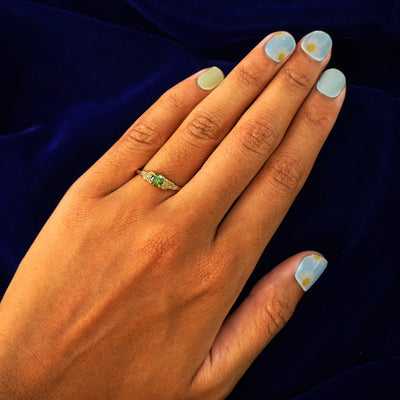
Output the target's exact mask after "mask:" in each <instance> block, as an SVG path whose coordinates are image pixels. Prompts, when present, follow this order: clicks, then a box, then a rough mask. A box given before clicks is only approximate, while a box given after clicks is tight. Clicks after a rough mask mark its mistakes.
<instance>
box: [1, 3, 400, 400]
mask: <svg viewBox="0 0 400 400" xmlns="http://www.w3.org/2000/svg"><path fill="white" fill-rule="evenodd" d="M315 29H322V30H325V31H327V32H328V33H329V34H330V35H331V37H332V39H333V54H332V60H331V62H330V66H331V67H336V68H339V69H341V70H342V71H343V72H344V73H345V75H346V77H347V79H348V92H347V98H346V100H345V104H344V107H343V110H342V112H341V114H340V116H339V119H338V121H337V123H336V125H335V127H334V129H333V131H332V133H331V135H330V137H329V138H328V140H327V142H326V144H325V146H324V148H323V150H322V152H321V153H320V155H319V157H318V160H317V162H316V164H315V167H314V169H313V171H312V173H311V175H310V178H309V180H308V181H307V183H306V185H305V186H304V188H303V190H302V191H301V193H300V194H299V196H298V198H297V200H296V201H295V203H294V205H293V206H292V208H291V210H290V211H289V213H288V215H287V217H286V219H285V220H284V222H283V223H282V225H281V227H280V228H279V229H278V231H277V233H276V235H275V236H274V238H273V239H272V241H271V243H270V244H269V246H268V248H267V250H266V252H265V253H264V255H263V257H262V258H261V260H260V263H259V265H258V266H257V268H256V270H255V272H254V274H253V275H252V277H251V279H250V281H249V284H248V285H247V286H246V288H245V290H244V294H245V293H246V292H248V290H249V288H250V287H251V286H252V285H253V284H254V283H255V282H256V281H257V280H258V279H259V277H261V276H262V275H263V274H265V273H266V272H267V271H269V270H270V269H271V268H272V267H273V266H275V265H276V264H278V263H279V262H280V261H282V260H283V259H285V258H286V257H288V256H290V255H292V254H294V253H296V252H298V251H302V250H307V249H314V250H318V251H321V252H322V253H323V254H324V255H325V256H326V258H327V259H328V260H329V266H328V269H327V270H326V272H325V274H324V275H323V276H322V277H321V279H320V280H319V281H318V283H317V284H316V285H315V286H314V287H313V289H312V290H311V291H310V293H307V294H306V296H304V298H303V300H302V301H301V302H300V304H299V306H298V308H297V311H296V313H295V315H294V316H293V318H292V320H291V321H290V322H289V324H288V325H287V326H286V327H285V328H284V329H283V331H282V332H281V333H280V334H279V335H278V336H277V337H276V338H275V339H274V340H273V342H272V343H271V344H270V345H269V346H268V348H267V349H265V351H264V352H263V353H262V354H261V355H260V356H259V357H258V359H257V360H256V361H255V363H254V364H253V365H252V366H251V367H250V369H249V370H248V372H247V373H246V374H245V375H244V377H243V378H242V380H241V381H240V382H239V384H238V385H237V387H236V388H235V390H234V391H233V393H232V394H231V396H230V399H268V400H278V399H304V400H305V399H307V400H315V399H324V400H329V399H335V400H336V399H352V400H353V399H365V398H368V399H369V398H371V399H398V398H400V387H399V386H400V379H399V378H400V313H399V306H400V301H399V287H400V279H399V278H400V262H399V258H398V257H399V256H398V252H397V250H398V249H399V244H400V243H399V242H400V233H399V232H400V231H399V222H400V212H399V208H398V206H399V201H400V189H399V186H400V161H399V151H400V129H399V125H400V123H399V121H400V102H399V96H400V80H399V73H400V43H399V42H400V1H395V0H392V1H390V0H387V1H384V0H380V1H378V0H374V1H372V0H356V1H345V0H323V1H322V0H320V1H319V0H309V1H304V0H301V1H295V0H293V1H288V0H285V1H282V0H280V1H278V0H276V1H272V0H269V1H265V0H246V1H244V0H242V1H237V0H236V1H232V0H229V1H228V0H225V1H222V0H221V1H217V0H202V1H201V2H200V1H199V2H190V1H185V0H168V1H160V2H157V1H155V0H142V1H135V0H126V1H123V0H109V1H106V0H102V1H100V0H96V1H95V0H86V1H79V0H42V1H22V0H9V1H4V0H0V45H1V47H0V57H1V59H0V89H1V90H0V106H1V108H0V115H1V118H0V191H1V196H0V225H1V226H0V274H1V293H2V292H4V291H5V289H6V287H7V285H8V283H9V281H10V280H11V278H12V276H13V274H14V272H15V270H16V268H17V266H18V264H19V262H20V260H21V259H22V257H23V255H24V254H25V252H26V251H27V250H28V248H29V246H30V244H31V243H32V241H33V239H34V238H35V236H36V235H37V233H38V232H39V230H40V229H41V227H42V225H43V224H44V222H45V221H46V220H47V218H48V217H49V215H50V214H51V212H52V211H53V209H54V208H55V206H56V205H57V203H58V201H59V200H60V199H61V197H62V195H63V194H64V193H65V191H66V190H67V189H68V188H69V186H70V185H71V184H72V183H73V182H74V181H75V179H76V178H77V177H78V176H80V175H81V174H82V173H83V172H84V171H85V170H86V169H87V168H88V167H89V166H90V165H91V164H92V163H93V162H94V161H95V160H97V159H98V158H99V157H100V155H102V154H103V153H104V152H105V151H106V150H107V149H108V148H109V147H110V146H111V145H112V144H113V143H114V142H115V141H116V140H117V138H118V137H119V136H120V135H122V133H123V132H124V131H125V130H126V129H127V128H128V126H129V125H130V124H131V123H132V122H133V121H134V120H135V119H136V118H137V117H138V116H139V115H140V114H142V113H143V111H145V110H146V109H147V108H148V107H149V106H150V105H151V104H152V103H153V102H154V101H155V100H156V99H157V98H158V97H159V96H160V95H161V94H162V93H163V92H164V91H165V90H166V89H167V88H169V87H171V86H172V85H174V84H175V83H177V82H179V81H181V80H182V79H184V78H186V77H187V76H189V75H191V74H192V73H194V72H196V71H197V70H200V69H202V68H205V67H208V66H212V65H217V66H219V67H220V68H221V69H222V70H223V71H224V72H225V74H227V73H228V72H229V71H230V70H231V69H232V68H233V67H234V66H235V65H236V64H237V63H238V62H239V61H240V60H241V58H242V57H243V56H244V55H245V54H247V52H248V51H250V49H251V48H252V47H253V46H255V45H256V44H257V43H258V42H259V41H260V40H261V39H262V38H263V37H264V36H266V35H267V34H268V33H270V32H272V31H275V30H288V31H289V32H291V33H292V34H293V35H294V37H295V38H296V39H297V40H300V39H301V37H302V36H303V35H305V34H306V33H308V32H310V31H313V30H315ZM0 326H1V321H0ZM0 329H1V328H0Z"/></svg>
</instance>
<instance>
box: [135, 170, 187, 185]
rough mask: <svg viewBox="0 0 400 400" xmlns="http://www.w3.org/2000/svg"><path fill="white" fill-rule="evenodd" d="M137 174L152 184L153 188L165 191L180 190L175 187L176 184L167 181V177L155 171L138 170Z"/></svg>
mask: <svg viewBox="0 0 400 400" xmlns="http://www.w3.org/2000/svg"><path fill="white" fill-rule="evenodd" d="M136 173H137V174H139V175H140V176H141V177H142V178H143V179H144V180H145V181H146V182H149V183H151V184H152V185H153V186H155V187H158V188H160V189H163V190H180V189H182V188H180V187H179V186H177V185H175V183H174V182H171V181H170V180H169V179H167V178H166V177H165V176H162V175H160V174H156V173H155V172H153V171H148V172H147V171H141V170H140V169H138V170H137V171H136Z"/></svg>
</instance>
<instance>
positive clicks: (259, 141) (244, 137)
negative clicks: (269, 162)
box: [237, 118, 279, 156]
mask: <svg viewBox="0 0 400 400" xmlns="http://www.w3.org/2000/svg"><path fill="white" fill-rule="evenodd" d="M237 137H238V139H239V141H240V142H241V144H242V145H243V147H245V148H246V149H247V150H250V151H251V152H253V153H256V154H261V155H262V156H265V155H266V154H269V153H270V152H271V151H272V150H273V149H274V147H275V145H276V143H277V141H278V137H279V129H278V127H277V123H276V122H275V120H274V119H272V118H268V119H267V118H263V119H261V118H259V119H253V120H249V121H246V122H244V123H243V124H241V125H239V126H238V136H237Z"/></svg>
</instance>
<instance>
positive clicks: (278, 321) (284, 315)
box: [259, 292, 294, 335]
mask: <svg viewBox="0 0 400 400" xmlns="http://www.w3.org/2000/svg"><path fill="white" fill-rule="evenodd" d="M259 310H260V314H261V319H260V320H261V324H262V325H263V327H267V328H268V330H269V333H270V334H271V335H275V334H276V333H277V332H279V331H280V330H281V329H282V328H283V327H284V326H285V325H286V324H287V322H288V321H289V319H290V317H291V316H292V314H293V312H294V307H293V306H292V303H291V302H290V300H289V298H288V297H287V296H286V295H285V294H283V293H282V292H280V293H272V294H271V295H269V296H268V297H267V298H266V299H264V301H260V302H259Z"/></svg>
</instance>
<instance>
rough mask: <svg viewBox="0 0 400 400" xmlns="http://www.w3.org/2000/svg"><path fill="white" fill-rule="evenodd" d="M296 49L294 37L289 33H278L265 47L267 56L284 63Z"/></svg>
mask: <svg viewBox="0 0 400 400" xmlns="http://www.w3.org/2000/svg"><path fill="white" fill-rule="evenodd" d="M295 47H296V41H295V40H294V39H293V36H292V35H291V34H289V33H287V32H277V33H276V34H275V35H274V36H273V37H272V38H271V39H269V40H268V42H267V43H266V44H265V46H264V50H265V52H266V53H267V56H268V57H269V58H270V59H271V60H273V61H276V62H281V61H283V60H284V59H285V58H286V57H287V56H288V55H289V54H290V53H292V52H293V50H294V49H295Z"/></svg>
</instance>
